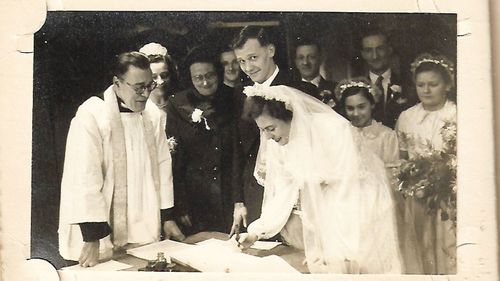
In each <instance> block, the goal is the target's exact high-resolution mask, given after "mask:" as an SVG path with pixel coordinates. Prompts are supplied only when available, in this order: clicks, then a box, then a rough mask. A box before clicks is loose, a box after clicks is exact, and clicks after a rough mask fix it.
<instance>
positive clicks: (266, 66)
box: [234, 38, 276, 83]
mask: <svg viewBox="0 0 500 281" xmlns="http://www.w3.org/2000/svg"><path fill="white" fill-rule="evenodd" d="M274 52H275V48H274V45H273V44H269V45H267V46H262V45H261V44H260V42H259V40H257V39H255V38H250V39H248V40H247V41H246V42H245V44H243V46H242V47H241V48H237V49H235V50H234V53H235V54H236V58H237V60H238V63H239V64H240V68H241V70H243V72H245V74H246V75H248V77H250V79H252V81H254V82H258V83H262V82H264V81H266V80H267V79H268V78H269V77H271V75H273V72H274V70H275V69H276V64H275V63H274V60H273V57H274Z"/></svg>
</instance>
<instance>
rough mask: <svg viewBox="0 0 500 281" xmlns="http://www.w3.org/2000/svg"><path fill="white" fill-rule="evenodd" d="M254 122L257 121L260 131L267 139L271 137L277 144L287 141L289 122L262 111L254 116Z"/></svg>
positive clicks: (283, 143)
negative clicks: (257, 115)
mask: <svg viewBox="0 0 500 281" xmlns="http://www.w3.org/2000/svg"><path fill="white" fill-rule="evenodd" d="M255 123H257V126H258V127H259V129H260V131H261V133H262V134H264V135H265V136H266V138H267V139H272V140H274V141H275V142H277V143H278V144H279V145H285V144H287V143H288V138H289V136H290V125H291V122H289V121H288V122H286V121H283V120H281V119H277V118H274V117H271V116H270V115H269V114H267V113H266V112H265V111H264V112H262V114H261V115H260V116H259V117H257V118H255Z"/></svg>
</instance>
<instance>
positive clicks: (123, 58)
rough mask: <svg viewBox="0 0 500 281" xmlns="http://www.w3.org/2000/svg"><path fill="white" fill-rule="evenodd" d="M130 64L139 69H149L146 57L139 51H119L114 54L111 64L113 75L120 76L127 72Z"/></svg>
mask: <svg viewBox="0 0 500 281" xmlns="http://www.w3.org/2000/svg"><path fill="white" fill-rule="evenodd" d="M130 66H134V67H137V68H140V69H144V70H146V69H149V60H148V58H147V57H146V56H145V55H144V54H143V53H140V52H135V51H134V52H126V53H121V54H119V55H118V56H116V59H115V61H114V64H113V75H115V76H117V77H121V76H122V75H124V74H125V73H127V71H128V69H129V68H130Z"/></svg>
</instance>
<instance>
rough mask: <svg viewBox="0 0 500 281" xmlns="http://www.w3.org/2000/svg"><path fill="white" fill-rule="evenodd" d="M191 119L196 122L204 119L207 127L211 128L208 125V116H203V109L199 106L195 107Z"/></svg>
mask: <svg viewBox="0 0 500 281" xmlns="http://www.w3.org/2000/svg"><path fill="white" fill-rule="evenodd" d="M191 120H192V121H193V122H194V123H201V121H202V120H203V121H204V123H205V129H207V130H210V127H209V126H208V122H207V118H205V117H204V116H203V110H201V109H199V108H195V109H194V111H193V113H191Z"/></svg>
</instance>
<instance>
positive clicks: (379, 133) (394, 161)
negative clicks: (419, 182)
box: [337, 77, 422, 273]
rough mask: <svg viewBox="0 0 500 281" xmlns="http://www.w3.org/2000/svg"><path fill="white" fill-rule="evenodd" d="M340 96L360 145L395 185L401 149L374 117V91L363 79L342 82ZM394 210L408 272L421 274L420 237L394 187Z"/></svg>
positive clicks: (394, 134) (393, 137) (342, 106)
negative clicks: (395, 173) (383, 165)
mask: <svg viewBox="0 0 500 281" xmlns="http://www.w3.org/2000/svg"><path fill="white" fill-rule="evenodd" d="M337 89H338V91H339V94H340V95H341V99H340V105H341V108H342V110H343V114H345V116H347V118H348V119H349V120H350V121H351V124H352V125H353V127H352V128H353V135H354V139H355V141H356V143H357V144H358V146H361V147H363V148H364V149H368V150H369V151H372V152H374V153H375V154H376V155H377V156H378V157H379V158H380V159H381V160H382V161H383V162H384V164H385V167H386V169H387V172H388V173H387V176H388V177H389V182H391V183H393V182H394V179H393V169H394V168H395V167H397V166H398V165H399V146H398V139H397V135H396V132H395V131H394V130H392V129H390V128H388V127H386V126H384V125H382V123H380V122H377V121H375V120H374V119H373V118H372V112H373V109H374V107H375V99H374V98H373V94H372V92H373V89H372V87H371V85H370V82H369V81H368V80H367V79H366V78H364V77H359V78H353V79H351V80H345V81H341V82H340V83H339V87H338V88H337ZM391 195H392V199H393V204H394V207H395V219H396V222H397V232H398V240H399V243H400V245H399V247H400V251H401V254H402V261H403V264H404V272H405V273H420V272H422V262H421V260H420V256H419V255H418V253H417V251H415V248H416V247H417V246H416V245H417V242H416V240H417V238H416V234H415V230H414V225H413V221H412V220H411V218H408V217H405V216H404V210H405V200H404V198H403V196H402V195H401V193H400V192H398V191H397V186H396V185H395V184H394V186H393V187H392V188H391Z"/></svg>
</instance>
